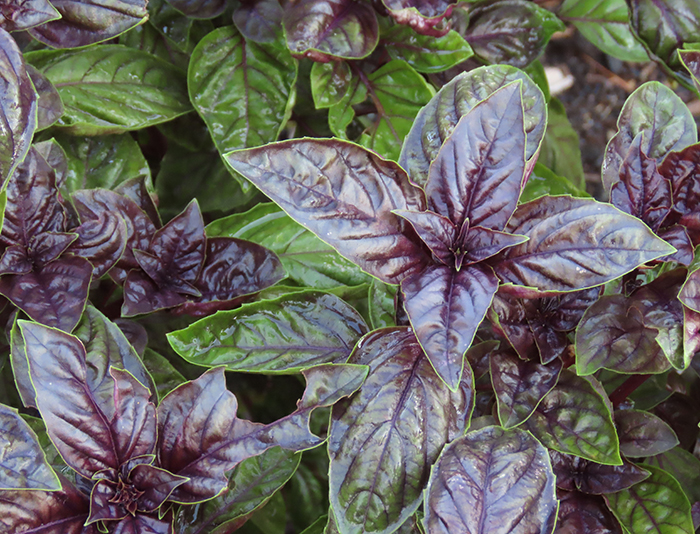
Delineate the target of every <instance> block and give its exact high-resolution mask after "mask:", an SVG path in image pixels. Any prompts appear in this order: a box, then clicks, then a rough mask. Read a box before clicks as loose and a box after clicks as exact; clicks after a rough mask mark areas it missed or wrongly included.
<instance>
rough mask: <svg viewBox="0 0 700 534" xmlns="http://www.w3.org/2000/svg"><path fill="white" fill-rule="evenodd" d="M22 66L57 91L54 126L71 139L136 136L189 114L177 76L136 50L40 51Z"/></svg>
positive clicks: (176, 71)
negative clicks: (59, 112)
mask: <svg viewBox="0 0 700 534" xmlns="http://www.w3.org/2000/svg"><path fill="white" fill-rule="evenodd" d="M27 61H28V62H29V63H31V64H32V65H34V66H35V67H36V68H37V69H39V70H40V71H41V72H42V73H43V74H44V75H46V77H47V78H48V79H49V80H50V81H51V82H52V83H53V84H54V86H55V87H56V89H58V93H59V95H61V100H62V101H63V104H64V106H65V112H64V114H63V116H62V117H61V118H60V119H59V121H58V122H57V123H56V125H57V126H59V127H63V128H65V129H67V130H68V131H70V132H71V133H72V134H76V135H81V134H83V135H97V134H106V133H120V132H125V131H129V130H138V129H141V128H145V127H147V126H151V125H154V124H159V123H161V122H165V121H168V120H171V119H174V118H175V117H177V116H179V115H182V114H183V113H187V112H188V111H190V109H191V107H190V105H189V99H188V97H187V90H186V87H185V80H184V77H183V75H182V73H181V71H180V70H179V69H177V68H176V67H174V66H172V65H170V64H168V63H166V62H165V61H163V60H161V59H158V58H157V57H155V56H152V55H151V54H147V53H146V52H141V51H140V50H136V49H133V48H127V47H125V46H121V45H102V46H96V47H88V48H82V49H78V50H74V51H62V50H39V51H36V52H30V53H28V54H27ZM97 65H99V68H96V66H97Z"/></svg>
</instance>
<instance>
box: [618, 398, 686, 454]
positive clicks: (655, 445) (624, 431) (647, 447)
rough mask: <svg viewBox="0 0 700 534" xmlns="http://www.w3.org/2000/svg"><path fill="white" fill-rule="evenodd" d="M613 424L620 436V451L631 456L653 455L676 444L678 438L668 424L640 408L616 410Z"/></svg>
mask: <svg viewBox="0 0 700 534" xmlns="http://www.w3.org/2000/svg"><path fill="white" fill-rule="evenodd" d="M615 424H616V425H617V433H618V435H619V436H620V451H621V452H622V453H623V454H624V455H625V456H629V457H631V458H638V457H645V456H655V455H657V454H662V453H664V452H666V451H668V450H671V449H672V448H674V447H675V446H676V445H678V438H677V437H676V434H675V432H674V431H673V430H672V429H671V427H670V426H668V424H667V423H666V422H665V421H664V420H663V419H661V418H660V417H658V416H657V415H654V414H653V413H649V412H643V411H640V410H617V411H616V412H615Z"/></svg>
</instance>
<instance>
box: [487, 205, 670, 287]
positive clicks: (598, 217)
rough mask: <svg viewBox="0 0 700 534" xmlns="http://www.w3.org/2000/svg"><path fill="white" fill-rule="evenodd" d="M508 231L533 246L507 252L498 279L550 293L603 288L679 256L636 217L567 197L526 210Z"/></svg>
mask: <svg viewBox="0 0 700 534" xmlns="http://www.w3.org/2000/svg"><path fill="white" fill-rule="evenodd" d="M506 231H508V232H510V233H513V234H522V235H525V236H527V237H529V238H530V240H529V241H527V242H526V243H523V244H522V245H516V246H515V247H511V248H508V249H506V250H505V252H504V253H503V255H502V257H501V259H500V261H498V262H497V263H495V265H494V270H495V271H496V274H497V275H498V277H499V278H500V279H501V281H502V282H504V283H512V284H515V285H521V286H529V287H534V288H537V289H539V290H544V291H572V290H577V289H585V288H589V287H594V286H597V285H601V284H604V283H606V282H609V281H610V280H614V279H615V278H618V277H619V276H622V275H623V274H625V273H627V272H629V271H631V270H632V269H635V268H636V267H638V266H640V265H642V264H644V263H646V262H648V261H651V260H653V259H655V258H658V257H660V256H665V255H667V254H670V253H672V252H674V250H673V248H672V247H671V246H670V245H668V244H667V243H665V242H664V241H663V240H661V239H659V238H658V237H656V236H655V235H654V234H653V233H652V232H651V231H650V230H649V228H648V227H647V226H646V225H645V224H644V223H642V222H641V221H640V220H639V219H637V218H636V217H632V216H630V215H627V214H625V213H622V212H621V211H619V210H618V209H617V208H615V207H613V206H611V205H609V204H603V203H600V202H596V201H594V200H588V199H581V198H573V197H567V196H561V197H548V196H543V197H540V198H538V199H535V200H533V201H531V202H528V203H527V204H521V205H520V206H518V209H517V210H516V211H515V214H514V215H513V218H512V219H511V220H510V222H509V223H508V227H507V229H506Z"/></svg>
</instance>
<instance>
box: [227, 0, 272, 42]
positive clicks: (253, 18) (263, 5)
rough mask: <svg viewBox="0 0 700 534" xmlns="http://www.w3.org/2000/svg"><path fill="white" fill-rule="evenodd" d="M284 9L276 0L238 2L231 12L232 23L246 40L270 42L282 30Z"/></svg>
mask: <svg viewBox="0 0 700 534" xmlns="http://www.w3.org/2000/svg"><path fill="white" fill-rule="evenodd" d="M283 17H284V10H283V9H282V6H280V3H279V1H278V0H255V1H254V2H251V3H245V4H239V5H238V7H236V9H235V10H234V12H233V23H234V24H235V25H236V28H238V31H239V32H241V33H242V34H243V36H244V37H245V38H246V40H248V41H253V42H255V43H271V42H273V41H276V40H277V39H278V36H279V34H280V32H281V31H282V19H283Z"/></svg>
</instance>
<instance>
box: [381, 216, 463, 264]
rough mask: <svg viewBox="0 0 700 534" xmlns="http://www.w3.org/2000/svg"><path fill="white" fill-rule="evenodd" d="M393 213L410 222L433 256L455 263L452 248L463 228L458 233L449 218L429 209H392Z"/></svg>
mask: <svg viewBox="0 0 700 534" xmlns="http://www.w3.org/2000/svg"><path fill="white" fill-rule="evenodd" d="M394 213H395V214H396V215H398V216H399V217H403V218H404V219H406V220H407V221H408V222H410V223H411V226H413V229H414V230H415V231H416V233H417V234H418V237H420V238H421V239H422V240H423V243H425V244H426V245H427V246H428V248H429V249H430V251H431V252H432V253H433V255H434V257H435V258H437V259H438V260H439V261H440V262H442V263H444V264H445V265H450V266H452V265H454V264H455V253H454V252H453V249H454V246H455V243H456V241H457V236H458V235H461V233H462V232H463V230H462V231H460V232H459V234H458V228H459V227H458V226H455V224H454V223H453V222H452V221H451V220H450V219H448V218H447V217H445V216H443V215H439V214H437V213H435V212H434V211H430V210H426V211H409V210H394ZM463 228H464V226H463ZM466 228H467V230H468V228H469V223H467V224H466Z"/></svg>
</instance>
